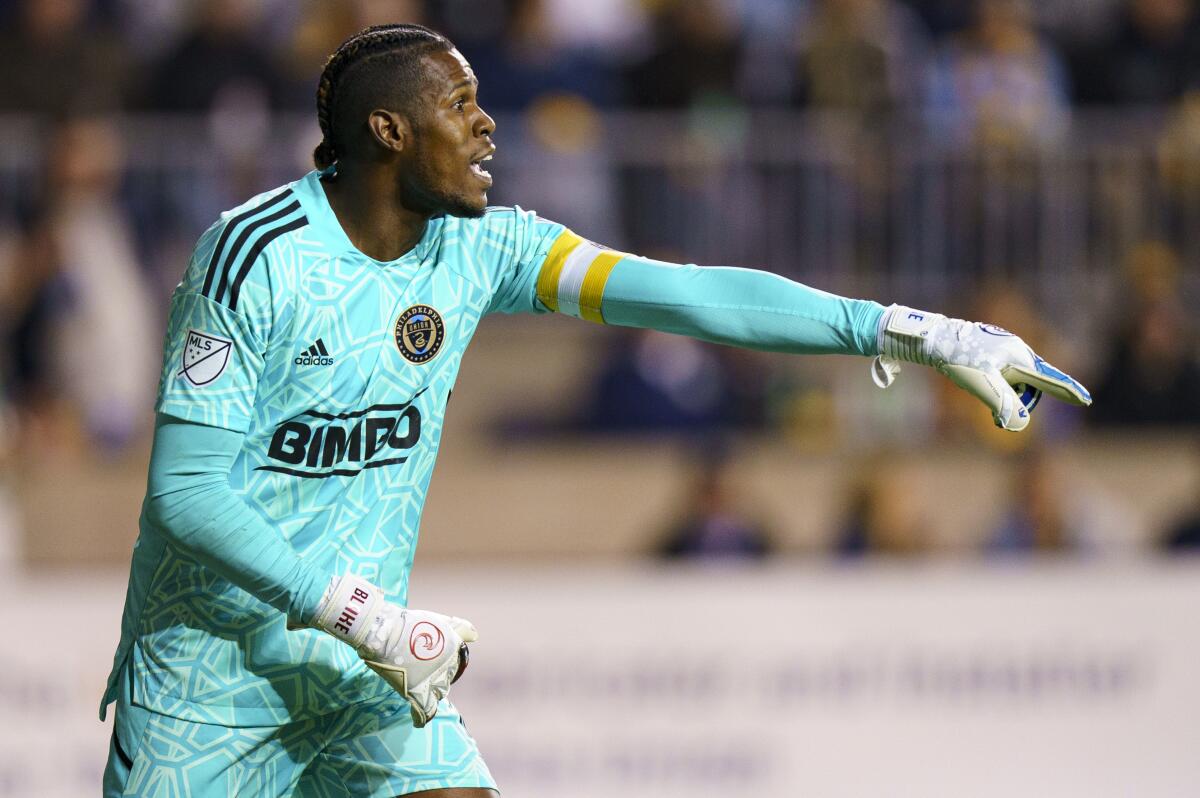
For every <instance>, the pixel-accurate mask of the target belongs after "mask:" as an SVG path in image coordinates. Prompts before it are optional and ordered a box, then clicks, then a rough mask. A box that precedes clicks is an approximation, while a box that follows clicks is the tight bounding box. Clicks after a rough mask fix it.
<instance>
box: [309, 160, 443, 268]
mask: <svg viewBox="0 0 1200 798" xmlns="http://www.w3.org/2000/svg"><path fill="white" fill-rule="evenodd" d="M334 168H335V167H333V166H331V167H329V169H327V170H326V171H325V172H319V171H316V170H314V171H312V172H309V173H308V174H307V175H305V176H304V177H303V178H301V179H300V180H298V181H296V186H295V191H296V196H297V197H299V199H300V205H301V206H302V207H303V208H304V211H305V214H306V215H307V216H308V221H309V225H310V226H311V227H312V228H313V229H315V230H318V231H320V235H321V237H322V238H323V239H324V241H325V242H326V243H327V244H329V245H330V246H331V247H332V249H334V251H336V252H339V253H349V254H352V255H354V256H356V257H358V258H361V259H363V260H366V261H370V262H371V263H376V264H378V265H380V266H392V265H401V264H407V263H410V262H416V263H424V262H425V261H426V260H428V259H429V258H430V256H431V255H432V254H433V253H434V251H435V249H436V247H437V243H438V241H439V239H440V238H441V231H442V224H443V223H444V222H445V217H443V216H435V217H433V218H432V219H430V220H429V223H428V224H426V225H425V232H424V233H423V234H422V235H421V240H420V241H418V242H417V245H416V246H415V247H413V248H412V249H410V250H409V251H408V252H405V253H404V254H403V255H401V256H400V257H399V258H396V259H395V260H376V259H375V258H372V257H371V256H370V255H367V254H366V253H365V252H362V251H360V250H359V249H358V248H357V247H355V246H354V243H353V242H352V241H351V240H350V237H349V236H348V235H346V231H345V230H343V229H342V225H341V223H340V222H338V220H337V215H336V214H335V213H334V212H333V208H332V207H330V205H329V200H328V199H327V198H326V196H325V189H323V188H321V175H323V174H326V173H328V172H332V170H333V169H334Z"/></svg>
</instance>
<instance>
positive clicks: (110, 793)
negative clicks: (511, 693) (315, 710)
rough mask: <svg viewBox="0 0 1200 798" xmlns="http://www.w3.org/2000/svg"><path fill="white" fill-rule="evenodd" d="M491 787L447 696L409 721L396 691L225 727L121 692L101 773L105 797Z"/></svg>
mask: <svg viewBox="0 0 1200 798" xmlns="http://www.w3.org/2000/svg"><path fill="white" fill-rule="evenodd" d="M495 786H496V784H495V781H494V780H493V779H492V775H491V773H489V772H488V769H487V766H486V765H485V764H484V763H483V759H482V758H481V757H480V755H479V749H478V748H477V747H476V745H475V741H474V740H473V739H471V736H470V735H469V734H468V733H467V729H466V726H465V725H464V724H463V721H462V716H460V715H459V713H458V710H456V709H455V708H454V706H453V705H452V704H450V702H449V701H446V700H443V701H442V703H441V705H440V706H439V708H438V713H437V716H436V717H435V718H434V719H433V720H431V721H430V722H429V724H428V725H426V726H425V727H424V728H422V729H416V728H414V727H413V725H412V720H411V719H410V717H409V714H408V704H407V703H406V702H405V701H404V700H403V699H400V698H399V697H396V698H385V699H381V700H376V701H370V702H365V703H362V704H354V705H352V706H349V707H345V708H343V709H340V710H338V711H336V712H333V713H331V714H329V715H326V716H323V717H321V718H317V719H314V720H305V721H296V722H294V723H289V724H287V725H284V726H267V727H229V726H218V725H215V724H209V723H197V722H194V721H187V720H179V719H178V718H172V717H168V716H166V715H161V714H159V713H156V712H153V711H151V710H149V709H146V708H145V707H142V706H139V705H137V704H133V703H131V702H129V701H127V700H126V697H125V696H122V698H121V699H120V700H118V701H117V703H116V719H115V723H114V725H113V736H112V742H111V743H110V744H109V756H108V766H107V768H106V769H105V772H104V796H105V798H115V796H121V795H130V796H133V795H136V796H147V798H160V797H161V798H210V796H211V797H212V798H216V796H221V797H222V798H230V797H231V796H247V798H249V796H253V797H254V798H264V797H266V796H303V797H304V798H309V797H310V796H311V798H350V796H353V797H354V798H358V797H359V796H369V797H370V798H391V796H396V795H406V794H408V793H412V792H419V791H421V790H434V789H439V788H448V787H490V788H492V789H495Z"/></svg>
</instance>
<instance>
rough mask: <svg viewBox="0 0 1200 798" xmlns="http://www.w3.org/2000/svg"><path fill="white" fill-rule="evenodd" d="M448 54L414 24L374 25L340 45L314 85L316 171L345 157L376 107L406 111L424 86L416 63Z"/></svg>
mask: <svg viewBox="0 0 1200 798" xmlns="http://www.w3.org/2000/svg"><path fill="white" fill-rule="evenodd" d="M452 49H454V45H453V44H451V42H450V40H449V39H447V38H446V37H445V36H443V35H441V34H440V33H437V32H436V31H432V30H430V29H429V28H426V27H423V26H421V25H413V24H395V25H374V26H372V27H370V28H367V29H365V30H363V31H360V32H359V33H356V34H354V35H353V36H351V37H350V38H349V39H347V40H346V41H344V42H342V44H341V46H340V47H338V48H337V50H335V51H334V53H333V55H331V56H330V57H329V60H328V61H326V62H325V69H324V70H322V72H321V81H320V83H318V84H317V123H318V124H319V125H320V126H321V143H320V144H318V145H317V148H316V150H314V151H313V163H315V164H316V166H317V168H318V169H320V170H325V169H328V168H329V167H330V166H332V165H333V164H334V163H336V162H337V160H338V159H339V158H341V157H342V156H344V155H345V154H346V147H347V146H348V143H349V139H350V138H352V137H353V135H354V134H355V132H356V129H357V128H358V126H359V125H360V123H361V122H362V116H363V114H365V113H369V111H370V109H371V108H375V107H378V106H379V104H380V103H388V104H394V106H395V107H400V108H408V107H409V106H410V105H411V103H412V102H413V100H414V99H415V98H416V97H417V96H419V94H420V89H421V87H422V85H423V84H422V80H423V77H422V74H421V69H420V64H421V59H422V58H424V57H425V56H426V55H429V54H430V53H434V52H438V51H446V50H452ZM350 74H353V76H354V79H353V80H350V79H349V78H348V75H350ZM367 106H370V107H367ZM350 125H353V128H350V127H348V126H350Z"/></svg>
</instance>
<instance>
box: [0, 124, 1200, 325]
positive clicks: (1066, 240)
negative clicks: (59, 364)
mask: <svg viewBox="0 0 1200 798" xmlns="http://www.w3.org/2000/svg"><path fill="white" fill-rule="evenodd" d="M114 124H115V125H116V126H117V128H118V138H119V140H120V141H121V142H122V144H123V150H124V153H123V166H122V173H123V179H122V190H121V192H120V194H119V196H120V198H121V199H122V201H124V202H127V203H128V206H129V208H130V210H131V213H132V214H133V216H134V219H135V227H136V228H137V229H138V230H139V232H140V233H141V235H142V239H143V241H144V242H145V243H146V245H147V248H148V250H149V251H150V252H152V253H153V252H155V251H158V249H159V247H160V245H161V244H162V242H164V241H171V242H173V244H175V245H178V244H179V242H186V241H190V240H192V239H194V237H195V236H196V235H197V234H198V233H199V232H200V231H201V230H202V229H203V228H204V227H206V226H207V224H208V223H210V222H211V221H212V220H213V219H214V218H215V216H216V214H217V213H218V212H219V211H220V210H222V209H225V208H228V207H230V206H232V205H234V204H237V203H239V202H241V201H243V200H244V199H246V198H247V197H248V196H250V195H251V194H253V193H255V192H257V191H260V190H264V189H266V188H269V187H271V186H273V185H277V184H279V183H282V182H285V181H287V180H290V179H294V178H295V177H296V176H298V175H299V174H301V173H302V172H303V170H304V169H306V168H309V163H308V160H307V159H308V154H309V153H310V152H311V149H312V146H313V145H314V144H315V142H316V131H315V124H314V123H313V121H312V119H311V118H310V117H308V116H285V117H282V118H276V119H268V118H249V119H242V118H238V119H232V118H226V119H213V118H208V117H204V118H180V117H160V116H154V117H151V116H135V117H124V118H121V119H119V120H117V121H116V122H115V123H114ZM937 130H938V127H937V125H931V124H929V120H927V119H895V120H891V121H888V122H887V123H886V124H881V125H880V124H877V125H872V126H866V125H863V124H859V123H857V122H856V121H855V120H853V119H851V118H847V117H844V116H842V117H839V116H836V115H828V114H811V113H810V114H799V113H770V114H751V113H743V112H729V111H726V112H720V113H713V114H710V115H708V116H696V115H671V114H650V115H647V114H633V113H613V114H608V115H604V116H598V115H595V114H594V113H593V112H591V111H587V110H580V109H574V110H573V111H571V110H568V111H567V112H563V113H558V114H529V115H524V116H515V117H510V118H501V119H500V120H499V125H498V133H497V139H498V142H499V145H500V150H499V153H498V155H497V159H496V160H495V161H494V162H493V164H494V168H493V173H494V175H495V176H496V188H495V190H494V192H493V195H492V201H493V202H494V203H497V204H521V205H523V206H525V207H532V208H536V209H537V210H538V211H539V212H540V213H542V214H543V215H545V216H547V217H550V218H554V219H556V220H559V221H562V222H564V223H566V224H568V225H570V226H572V227H573V228H575V229H576V230H578V231H579V232H580V233H581V234H583V235H586V236H588V237H590V238H594V239H597V240H601V241H604V242H605V243H608V244H611V245H612V246H616V247H620V248H627V249H630V250H633V251H638V252H641V253H644V254H647V255H659V256H663V257H669V258H676V259H681V260H687V261H693V262H698V263H706V264H728V265H747V266H757V267H763V268H768V269H771V270H773V271H776V272H778V273H781V274H784V275H788V276H791V277H795V278H797V279H802V280H806V281H809V282H812V283H814V284H817V285H820V286H822V287H827V288H830V289H833V290H856V291H860V292H862V291H867V292H873V293H874V294H875V295H879V296H889V297H895V298H899V299H902V300H905V301H912V302H918V301H921V302H931V303H932V302H945V301H947V300H952V299H953V298H955V297H956V296H958V295H959V293H960V292H962V291H964V290H969V289H970V288H971V287H973V286H978V285H979V284H980V283H981V282H994V281H1003V282H1006V283H1009V284H1012V285H1014V286H1016V287H1017V288H1019V289H1021V290H1024V291H1026V292H1028V293H1029V294H1030V295H1031V296H1033V297H1034V298H1035V299H1037V300H1039V301H1040V302H1042V303H1043V304H1044V305H1046V306H1048V309H1051V310H1053V309H1056V308H1061V307H1063V306H1077V305H1078V304H1079V303H1080V302H1081V300H1083V301H1084V302H1086V301H1087V300H1089V299H1091V300H1098V298H1099V297H1100V296H1101V295H1102V291H1103V290H1104V289H1105V287H1106V286H1109V285H1110V284H1111V283H1112V282H1113V277H1114V275H1116V274H1118V273H1119V271H1120V268H1121V264H1122V262H1123V260H1124V259H1125V258H1126V256H1127V253H1128V252H1129V250H1130V248H1131V247H1133V246H1134V245H1136V244H1138V243H1139V242H1142V241H1145V240H1148V239H1155V240H1161V241H1165V242H1167V243H1168V244H1169V245H1170V246H1171V247H1173V248H1174V250H1175V251H1176V252H1177V253H1178V255H1179V257H1180V260H1181V263H1182V264H1183V265H1184V272H1185V275H1186V277H1187V279H1188V280H1189V283H1188V284H1189V285H1191V284H1193V283H1194V282H1195V281H1196V280H1197V272H1198V271H1200V148H1198V147H1196V146H1195V145H1189V143H1188V140H1189V137H1188V135H1187V130H1186V127H1185V126H1183V125H1182V123H1181V122H1180V121H1179V120H1177V119H1175V118H1173V117H1172V116H1171V115H1170V114H1169V113H1166V112H1160V111H1145V112H1136V113H1135V112H1131V111H1124V110H1122V111H1110V112H1104V113H1077V114H1075V115H1074V117H1073V118H1072V119H1071V120H1070V122H1069V124H1068V126H1067V127H1066V129H1065V130H1064V131H1063V133H1062V135H1061V136H1059V137H1058V138H1057V139H1056V140H1055V141H1054V142H1053V143H1050V144H1045V143H1042V144H1039V145H1038V146H1036V147H1034V146H1029V147H1023V148H1020V147H1018V148H1005V149H1003V150H997V149H996V148H989V149H971V148H964V147H960V146H950V145H948V144H946V142H945V141H944V140H942V138H940V137H939V135H938V134H937V133H936V131H937ZM52 134H53V129H52V128H51V127H50V126H49V125H48V124H45V123H41V122H39V121H38V120H35V119H30V118H24V117H0V224H7V223H10V222H11V221H12V220H13V219H14V218H15V217H17V216H18V215H19V212H20V210H21V208H22V207H24V206H27V205H29V204H30V203H29V200H30V197H36V196H37V195H38V194H39V193H41V192H42V191H43V189H44V186H45V184H46V180H45V177H44V175H45V171H44V170H45V168H46V165H47V159H50V160H53V159H54V158H56V157H61V153H59V154H57V155H56V154H55V149H54V147H55V145H54V143H53V142H54V136H53V135H52ZM1192 138H1194V137H1192ZM77 146H78V145H77ZM1189 146H1190V147H1191V149H1190V150H1189V149H1188V148H1189ZM171 251H172V252H177V251H178V246H174V247H173V248H172V250H171ZM161 268H169V269H177V268H178V264H163V265H162V266H161Z"/></svg>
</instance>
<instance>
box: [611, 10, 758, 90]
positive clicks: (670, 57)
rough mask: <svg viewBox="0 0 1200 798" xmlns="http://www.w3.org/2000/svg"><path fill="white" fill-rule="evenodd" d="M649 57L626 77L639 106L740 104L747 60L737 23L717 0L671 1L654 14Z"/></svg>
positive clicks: (636, 64) (635, 66)
mask: <svg viewBox="0 0 1200 798" xmlns="http://www.w3.org/2000/svg"><path fill="white" fill-rule="evenodd" d="M652 26H653V29H654V44H653V46H652V49H651V51H650V53H649V54H648V55H647V56H646V57H645V58H643V59H642V60H640V61H639V62H637V63H635V64H633V65H632V66H631V67H630V68H629V69H628V70H627V72H626V74H625V98H626V101H627V102H628V103H629V104H630V105H632V106H634V107H637V108H689V107H692V106H697V105H701V106H709V105H736V104H737V103H738V98H739V97H740V96H741V95H740V92H739V90H738V70H739V65H740V63H741V60H742V57H743V50H742V40H741V38H740V30H739V27H738V24H737V20H736V19H735V18H734V17H733V15H732V13H731V12H729V11H728V10H726V9H725V8H723V7H722V6H721V5H720V4H718V3H717V2H716V1H715V0H667V2H664V3H662V4H661V5H660V6H658V8H657V10H656V11H655V16H654V18H653V22H652Z"/></svg>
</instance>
